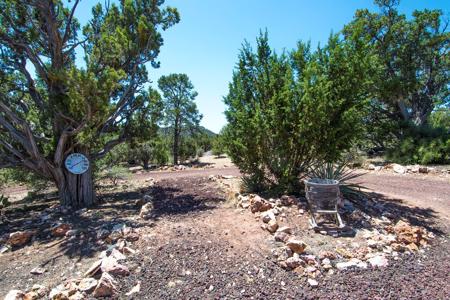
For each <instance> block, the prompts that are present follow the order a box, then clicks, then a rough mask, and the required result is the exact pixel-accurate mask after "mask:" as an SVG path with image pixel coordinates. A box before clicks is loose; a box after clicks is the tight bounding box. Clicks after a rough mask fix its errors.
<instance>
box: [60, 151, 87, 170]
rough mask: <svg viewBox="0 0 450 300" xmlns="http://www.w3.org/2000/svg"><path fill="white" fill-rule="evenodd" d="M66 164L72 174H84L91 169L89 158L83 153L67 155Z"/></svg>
mask: <svg viewBox="0 0 450 300" xmlns="http://www.w3.org/2000/svg"><path fill="white" fill-rule="evenodd" d="M65 165H66V168H67V170H69V172H70V173H72V174H77V175H80V174H83V173H85V172H86V171H87V170H88V169H89V160H88V158H87V157H86V156H84V155H83V154H81V153H72V154H70V155H69V156H67V158H66V161H65Z"/></svg>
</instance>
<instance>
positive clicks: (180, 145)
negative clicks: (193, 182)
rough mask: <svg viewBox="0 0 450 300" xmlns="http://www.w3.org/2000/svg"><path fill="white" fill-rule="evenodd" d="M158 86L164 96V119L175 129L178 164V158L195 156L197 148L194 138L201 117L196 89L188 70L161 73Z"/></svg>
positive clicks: (173, 134) (173, 147)
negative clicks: (180, 72)
mask: <svg viewBox="0 0 450 300" xmlns="http://www.w3.org/2000/svg"><path fill="white" fill-rule="evenodd" d="M158 87H159V89H160V90H161V91H162V93H163V96H164V98H163V101H164V123H165V125H166V126H168V127H169V128H170V130H171V131H172V137H173V139H172V154H173V163H174V164H178V161H179V158H181V159H183V160H184V159H186V158H189V157H193V156H194V157H195V154H196V151H197V146H196V143H195V142H194V141H192V140H191V139H192V138H191V137H192V136H194V135H197V134H199V123H200V120H201V119H202V115H201V114H200V113H199V112H198V109H197V105H196V104H195V102H194V100H195V97H197V92H196V91H195V90H194V85H193V84H192V82H191V81H190V80H189V77H188V76H187V75H186V74H170V75H168V76H162V77H161V78H160V79H159V80H158ZM186 137H187V138H186Z"/></svg>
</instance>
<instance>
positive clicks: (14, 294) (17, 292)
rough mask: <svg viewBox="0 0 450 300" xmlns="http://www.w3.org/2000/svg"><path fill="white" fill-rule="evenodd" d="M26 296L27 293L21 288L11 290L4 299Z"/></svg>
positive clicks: (20, 298)
mask: <svg viewBox="0 0 450 300" xmlns="http://www.w3.org/2000/svg"><path fill="white" fill-rule="evenodd" d="M24 297H25V293H24V292H22V291H21V290H11V291H9V292H8V294H6V296H5V298H4V300H22V299H23V298H24Z"/></svg>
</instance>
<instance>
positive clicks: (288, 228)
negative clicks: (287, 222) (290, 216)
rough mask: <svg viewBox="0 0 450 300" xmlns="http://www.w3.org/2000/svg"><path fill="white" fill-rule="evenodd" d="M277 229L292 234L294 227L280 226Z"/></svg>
mask: <svg viewBox="0 0 450 300" xmlns="http://www.w3.org/2000/svg"><path fill="white" fill-rule="evenodd" d="M277 231H279V232H284V233H287V234H292V228H291V227H289V226H283V227H280V228H278V230H277Z"/></svg>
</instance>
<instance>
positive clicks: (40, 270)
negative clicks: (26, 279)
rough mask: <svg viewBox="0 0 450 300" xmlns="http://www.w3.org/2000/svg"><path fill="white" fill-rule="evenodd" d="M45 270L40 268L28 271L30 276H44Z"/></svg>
mask: <svg viewBox="0 0 450 300" xmlns="http://www.w3.org/2000/svg"><path fill="white" fill-rule="evenodd" d="M46 271H47V270H46V269H44V268H41V267H36V268H34V269H33V270H31V271H30V274H33V275H41V274H44V273H45V272H46Z"/></svg>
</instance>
